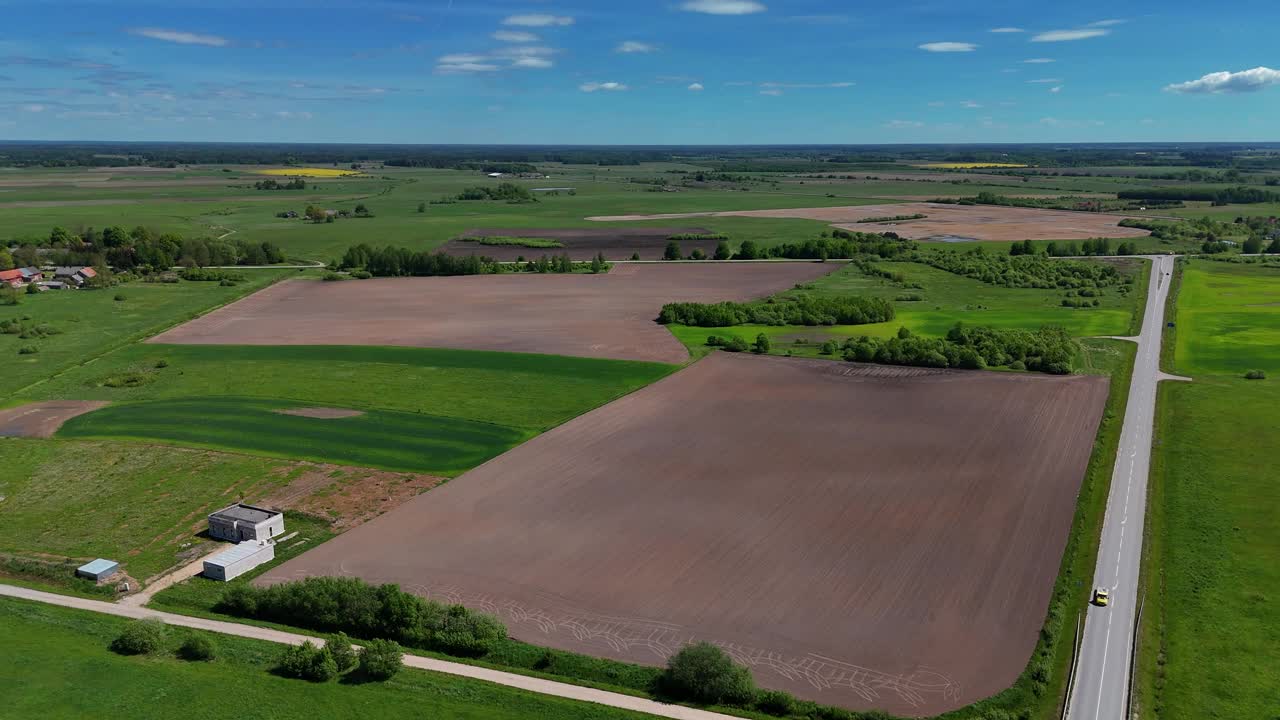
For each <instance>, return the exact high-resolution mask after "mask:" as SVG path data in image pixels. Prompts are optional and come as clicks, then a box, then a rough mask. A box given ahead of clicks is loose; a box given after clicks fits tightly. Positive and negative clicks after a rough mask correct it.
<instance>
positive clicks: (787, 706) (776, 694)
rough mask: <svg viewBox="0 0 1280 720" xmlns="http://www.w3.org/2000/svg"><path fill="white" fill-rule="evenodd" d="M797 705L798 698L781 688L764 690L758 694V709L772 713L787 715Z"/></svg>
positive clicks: (781, 715)
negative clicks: (780, 689) (782, 690)
mask: <svg viewBox="0 0 1280 720" xmlns="http://www.w3.org/2000/svg"><path fill="white" fill-rule="evenodd" d="M795 707H796V699H795V698H793V697H791V695H790V694H788V693H784V692H781V691H779V690H763V691H761V692H760V694H759V695H757V696H756V709H757V710H759V711H760V712H763V713H768V714H770V715H776V716H778V717H787V716H788V715H790V714H791V713H792V712H794V710H795Z"/></svg>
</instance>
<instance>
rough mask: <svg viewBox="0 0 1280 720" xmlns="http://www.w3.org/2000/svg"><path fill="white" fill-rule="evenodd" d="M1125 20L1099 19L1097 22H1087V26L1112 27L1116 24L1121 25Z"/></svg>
mask: <svg viewBox="0 0 1280 720" xmlns="http://www.w3.org/2000/svg"><path fill="white" fill-rule="evenodd" d="M1126 22H1128V20H1115V19H1112V20H1099V21H1097V22H1091V23H1089V27H1114V26H1116V25H1123V24H1125V23H1126Z"/></svg>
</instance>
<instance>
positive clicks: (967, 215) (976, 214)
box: [587, 203, 1150, 241]
mask: <svg viewBox="0 0 1280 720" xmlns="http://www.w3.org/2000/svg"><path fill="white" fill-rule="evenodd" d="M917 213H918V214H922V215H927V216H928V217H927V218H925V219H923V220H910V221H907V222H900V223H860V222H858V221H859V220H863V219H865V218H871V217H892V216H895V215H914V214H917ZM691 217H764V218H801V219H805V220H822V221H824V222H829V223H831V224H832V225H834V226H836V227H840V228H845V229H848V230H855V231H858V232H885V231H893V232H895V233H898V234H899V235H901V236H902V237H905V238H911V239H913V240H929V239H931V238H941V237H955V238H966V239H973V240H1009V241H1016V240H1027V239H1030V240H1087V239H1089V238H1095V237H1108V238H1130V237H1146V236H1147V235H1150V233H1149V232H1147V231H1146V230H1139V229H1138V228H1126V227H1120V226H1119V224H1118V223H1119V222H1120V220H1123V219H1124V218H1123V217H1122V216H1118V215H1108V214H1101V213H1086V212H1072V211H1069V210H1036V209H1032V208H1017V207H1001V206H997V205H946V204H942V203H894V204H890V205H854V206H849V207H819V208H794V209H784V210H732V211H728V212H702V213H675V214H665V215H605V216H597V217H589V218H587V219H588V220H596V221H600V222H617V221H638V220H675V219H680V218H691Z"/></svg>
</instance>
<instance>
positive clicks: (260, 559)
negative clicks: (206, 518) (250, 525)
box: [204, 540, 276, 582]
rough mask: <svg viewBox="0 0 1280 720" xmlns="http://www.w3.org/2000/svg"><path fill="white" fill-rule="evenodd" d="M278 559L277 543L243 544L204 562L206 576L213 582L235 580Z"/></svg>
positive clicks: (258, 542)
mask: <svg viewBox="0 0 1280 720" xmlns="http://www.w3.org/2000/svg"><path fill="white" fill-rule="evenodd" d="M275 557H276V546H275V543H272V542H267V541H265V540H263V541H256V542H242V543H240V544H238V545H236V546H235V547H233V548H229V549H227V550H223V551H222V552H220V553H218V554H217V555H214V556H213V557H211V558H209V559H208V560H205V561H204V576H205V577H207V578H209V579H211V580H221V581H223V582H226V581H228V580H233V579H235V578H237V577H239V576H241V575H243V574H245V573H247V572H249V571H250V570H252V569H254V568H256V567H258V566H259V565H261V564H263V563H266V562H271V561H272V560H274V559H275Z"/></svg>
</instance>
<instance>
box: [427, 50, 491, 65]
mask: <svg viewBox="0 0 1280 720" xmlns="http://www.w3.org/2000/svg"><path fill="white" fill-rule="evenodd" d="M488 59H489V57H488V56H487V55H474V54H471V53H455V54H453V55H441V56H440V58H439V59H438V60H436V62H438V63H440V64H441V65H462V64H465V63H478V62H484V61H485V60H488Z"/></svg>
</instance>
